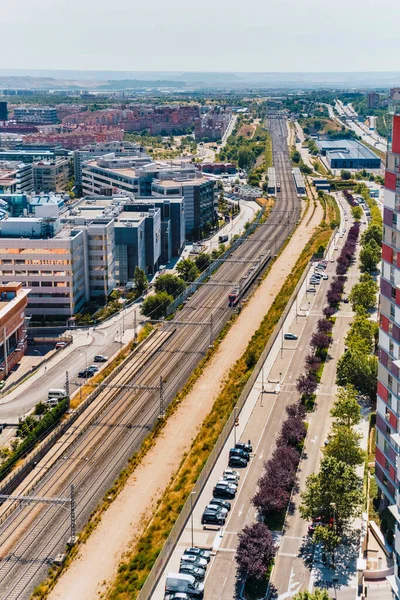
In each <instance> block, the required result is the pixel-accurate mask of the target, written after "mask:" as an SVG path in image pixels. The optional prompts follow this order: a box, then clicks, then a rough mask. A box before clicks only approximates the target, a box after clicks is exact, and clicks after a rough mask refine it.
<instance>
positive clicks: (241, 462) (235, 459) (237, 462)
mask: <svg viewBox="0 0 400 600" xmlns="http://www.w3.org/2000/svg"><path fill="white" fill-rule="evenodd" d="M228 464H229V466H230V467H247V460H246V459H245V458H242V457H241V456H230V457H229V462H228Z"/></svg>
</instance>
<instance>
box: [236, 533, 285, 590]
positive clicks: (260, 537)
mask: <svg viewBox="0 0 400 600" xmlns="http://www.w3.org/2000/svg"><path fill="white" fill-rule="evenodd" d="M238 540H239V544H238V547H237V550H236V561H237V564H238V568H239V570H240V572H241V574H242V575H244V576H245V577H248V578H249V579H254V580H256V581H260V580H261V579H263V578H264V577H265V575H266V573H267V571H268V569H269V567H270V566H271V564H272V561H273V560H274V557H275V553H276V545H275V542H274V540H273V537H272V534H271V532H270V530H269V529H268V527H267V526H266V525H264V523H253V524H252V525H245V527H244V528H243V529H242V531H241V532H240V533H239V534H238Z"/></svg>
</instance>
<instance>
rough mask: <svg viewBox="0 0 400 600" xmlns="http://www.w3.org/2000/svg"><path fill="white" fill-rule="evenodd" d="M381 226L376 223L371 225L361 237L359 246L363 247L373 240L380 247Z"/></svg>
mask: <svg viewBox="0 0 400 600" xmlns="http://www.w3.org/2000/svg"><path fill="white" fill-rule="evenodd" d="M382 234H383V232H382V225H377V224H376V223H371V225H370V226H369V227H368V229H367V230H366V231H364V233H363V234H362V236H361V244H362V245H363V246H364V245H365V244H368V243H369V242H370V241H371V240H375V242H376V243H377V244H378V245H379V246H380V245H381V243H382Z"/></svg>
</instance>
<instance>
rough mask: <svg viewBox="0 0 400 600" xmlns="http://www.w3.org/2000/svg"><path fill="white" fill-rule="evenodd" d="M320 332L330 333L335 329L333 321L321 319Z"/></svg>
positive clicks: (318, 324)
mask: <svg viewBox="0 0 400 600" xmlns="http://www.w3.org/2000/svg"><path fill="white" fill-rule="evenodd" d="M317 328H318V331H322V332H323V333H330V332H331V331H332V328H333V323H332V321H328V319H320V320H319V321H318V323H317Z"/></svg>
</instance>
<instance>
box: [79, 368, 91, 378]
mask: <svg viewBox="0 0 400 600" xmlns="http://www.w3.org/2000/svg"><path fill="white" fill-rule="evenodd" d="M89 376H90V374H89V373H88V370H87V369H84V370H83V371H79V373H78V377H84V378H86V377H89Z"/></svg>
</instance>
